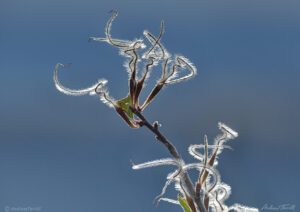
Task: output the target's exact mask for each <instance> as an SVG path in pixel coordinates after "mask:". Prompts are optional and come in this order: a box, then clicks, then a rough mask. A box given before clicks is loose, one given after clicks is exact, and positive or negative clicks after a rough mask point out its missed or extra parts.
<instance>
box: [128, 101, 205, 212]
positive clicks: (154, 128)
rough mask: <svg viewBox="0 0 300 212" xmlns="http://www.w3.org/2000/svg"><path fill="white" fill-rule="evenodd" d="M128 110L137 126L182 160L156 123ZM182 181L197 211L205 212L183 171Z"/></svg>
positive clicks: (187, 176)
mask: <svg viewBox="0 0 300 212" xmlns="http://www.w3.org/2000/svg"><path fill="white" fill-rule="evenodd" d="M129 108H130V110H131V111H132V112H133V113H134V114H135V115H136V116H137V117H139V119H140V122H139V125H140V126H146V127H147V128H148V129H149V130H150V131H152V132H153V133H154V134H155V135H156V136H155V137H156V139H157V140H158V141H160V142H162V143H163V144H164V145H165V146H166V147H167V149H168V150H169V152H170V154H171V155H172V156H173V157H174V158H175V159H177V160H182V158H181V156H180V155H179V153H178V152H177V149H176V148H175V146H174V145H173V144H172V143H171V142H170V141H169V140H168V139H167V138H166V137H165V136H164V135H163V134H161V132H160V131H159V129H158V127H159V125H158V123H157V122H154V124H153V125H152V124H150V122H149V121H148V120H147V119H146V118H145V117H144V116H143V114H142V113H141V110H140V109H139V108H138V109H135V108H133V107H132V106H129ZM183 179H184V183H185V184H186V186H187V189H188V192H189V193H190V195H191V196H192V197H193V199H194V201H195V203H196V205H197V207H198V209H199V211H200V212H206V209H205V207H204V203H203V201H202V199H201V198H196V191H195V189H194V186H193V183H192V181H191V178H190V176H189V174H188V173H187V172H186V171H184V173H183Z"/></svg>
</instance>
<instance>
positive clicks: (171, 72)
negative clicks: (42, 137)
mask: <svg viewBox="0 0 300 212" xmlns="http://www.w3.org/2000/svg"><path fill="white" fill-rule="evenodd" d="M111 13H112V17H111V18H110V19H109V20H108V22H107V25H106V28H105V37H104V38H96V37H91V38H90V39H89V41H101V42H107V43H108V44H110V45H112V46H114V47H117V48H118V49H119V52H120V55H122V56H124V57H126V58H129V59H128V60H126V62H125V64H124V66H125V68H126V70H127V72H128V76H129V77H128V84H129V91H128V94H127V96H126V97H125V98H123V99H120V100H114V99H113V98H112V97H110V96H109V93H108V89H107V88H105V85H106V83H107V80H105V79H101V80H99V81H98V83H96V84H94V85H92V86H90V87H89V88H86V89H80V90H73V89H69V88H66V87H64V86H63V85H62V84H61V83H60V82H59V80H58V77H57V72H58V68H59V67H64V68H65V67H67V66H64V65H63V64H61V63H59V64H57V65H56V67H55V71H54V82H55V85H56V87H57V89H58V90H59V91H61V92H63V93H65V94H68V95H74V96H78V95H85V94H90V95H94V94H97V95H99V96H100V100H101V101H102V102H103V103H105V104H107V105H108V106H110V107H112V108H114V109H115V110H116V112H117V113H118V114H119V115H120V116H121V117H122V118H123V120H124V121H125V122H126V123H127V124H128V125H129V126H130V127H132V128H138V127H139V125H138V123H137V121H136V120H135V118H134V115H133V113H132V112H131V110H130V107H132V108H135V109H139V110H144V109H145V108H146V106H147V105H148V104H149V103H150V102H151V101H152V100H153V99H154V98H155V97H156V95H157V94H158V93H159V92H160V91H161V89H162V88H163V87H164V86H165V85H167V84H174V83H177V82H181V81H184V80H188V79H190V78H192V77H194V76H195V75H196V72H197V70H196V68H195V66H194V65H193V64H192V63H191V62H190V61H189V60H188V59H187V58H186V57H184V56H180V55H175V57H174V61H172V55H171V54H169V53H168V52H167V50H166V49H165V47H164V46H163V45H162V44H161V43H160V40H161V38H162V35H163V32H164V21H163V20H162V22H161V31H160V34H159V36H158V38H156V37H155V36H154V35H152V34H151V33H150V32H149V31H147V30H145V31H144V33H143V35H144V37H145V38H146V40H147V41H148V42H149V43H150V47H149V48H148V49H146V45H145V44H144V40H143V39H133V40H131V41H130V40H121V39H114V38H112V37H111V33H110V31H111V25H112V22H113V21H114V19H115V18H116V17H117V16H118V12H117V11H115V10H112V11H111ZM143 49H146V50H145V51H144V52H143V53H140V51H141V50H143ZM141 62H143V63H144V70H143V73H142V76H141V77H140V78H138V77H137V75H138V64H139V63H141ZM158 64H162V75H161V78H160V79H159V80H158V81H157V83H156V85H155V86H154V88H153V89H152V91H151V93H150V94H149V95H148V97H147V99H146V100H145V102H144V103H143V104H141V105H140V103H139V96H140V93H141V91H142V89H143V87H144V85H145V82H146V80H147V79H148V77H149V75H150V72H151V68H152V67H153V66H156V65H158ZM183 71H188V72H187V74H184V75H183V76H180V77H179V73H180V72H183Z"/></svg>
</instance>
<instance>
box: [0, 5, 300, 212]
mask: <svg viewBox="0 0 300 212" xmlns="http://www.w3.org/2000/svg"><path fill="white" fill-rule="evenodd" d="M111 9H117V10H118V11H119V16H118V17H117V19H116V20H115V22H114V23H113V26H112V31H111V33H112V36H113V37H115V38H120V39H128V40H132V39H134V38H142V33H143V30H144V29H147V30H149V31H150V32H152V33H153V34H154V35H156V36H157V35H158V34H159V31H160V21H161V19H164V20H165V33H164V35H163V38H162V43H163V45H164V46H165V47H166V48H167V50H168V51H169V52H170V53H172V54H176V53H179V54H182V55H184V56H186V57H187V58H189V59H190V60H191V61H192V62H193V63H194V64H195V66H196V67H197V69H198V75H197V77H195V78H193V79H192V80H189V81H188V82H185V83H179V84H175V85H169V86H168V87H166V88H165V89H164V90H163V91H162V92H161V93H160V94H159V95H158V96H157V98H156V99H155V101H154V102H152V103H151V104H150V105H149V106H148V108H147V109H146V110H145V113H144V114H145V116H146V117H147V118H148V119H149V120H150V121H151V122H152V121H155V120H158V121H159V122H160V123H161V124H162V128H161V131H162V132H163V133H164V134H165V135H166V136H167V137H168V138H169V139H170V140H171V141H172V142H173V143H174V145H175V146H176V147H177V148H178V151H179V152H180V154H181V155H182V156H183V158H184V159H185V160H186V162H193V161H194V160H193V158H192V157H191V156H190V155H189V154H188V153H187V148H188V146H189V145H190V144H196V143H203V137H204V135H205V134H207V136H208V138H209V142H210V143H212V142H213V141H214V138H215V136H216V135H218V134H219V133H220V132H219V130H218V128H217V123H218V121H222V122H224V123H226V124H227V125H229V126H230V127H232V128H233V129H235V130H236V131H238V132H239V137H238V138H237V139H235V140H232V141H229V143H228V144H229V145H231V146H232V147H233V148H234V151H233V152H232V151H230V150H224V152H223V153H222V154H221V155H220V160H219V165H218V170H219V171H220V173H221V175H222V180H223V181H224V182H225V183H227V184H229V185H231V186H232V195H231V196H230V198H229V199H228V200H227V204H228V205H231V204H233V203H241V204H244V205H247V206H252V207H257V208H259V209H261V208H262V207H263V206H264V205H265V204H268V205H273V206H278V205H281V204H291V205H295V206H296V209H295V211H297V208H298V207H300V205H299V204H300V201H299V195H298V193H297V192H299V190H300V184H299V181H298V178H299V176H300V169H299V162H300V156H299V150H300V140H299V130H300V125H299V119H300V110H299V108H300V95H299V90H300V83H299V80H300V61H299V58H300V2H299V1H292V0H291V1H277V0H273V1H267V0H260V1H258V0H254V1H238V0H226V1H202V0H164V1H161V0H152V1H138V0H126V1H121V0H110V1H108V0H97V1H96V0H85V1H79V0H76V1H70V0H51V1H50V0H48V1H46V0H26V1H22V0H1V1H0V73H1V77H0V96H1V100H0V211H6V212H7V210H8V209H9V208H13V207H16V208H17V207H31V208H35V209H36V211H42V212H71V211H72V212H83V211H84V212H95V211H112V212H119V211H124V212H125V211H126V212H136V211H144V212H152V211H156V212H160V211H163V212H175V211H178V212H179V211H182V210H181V208H180V207H179V206H176V205H171V204H168V203H164V202H161V204H160V205H159V207H158V208H155V206H154V205H152V200H153V199H154V197H155V196H156V195H158V194H159V193H160V192H161V188H162V187H163V185H164V182H165V178H166V176H167V174H168V173H169V172H170V171H172V170H173V169H174V167H157V168H151V169H143V170H137V171H135V170H132V169H131V166H130V163H129V160H130V159H131V160H133V161H134V162H135V163H142V162H145V161H149V160H153V159H158V158H166V157H170V155H169V153H168V151H167V150H166V149H165V147H163V146H162V144H160V143H158V142H157V141H156V140H155V139H154V136H153V135H152V134H151V133H150V132H149V131H148V130H147V129H146V128H141V129H138V130H132V129H130V128H128V127H127V125H126V124H125V123H124V121H123V120H122V119H120V118H119V116H118V115H117V114H116V113H115V111H114V110H112V109H111V108H108V107H107V106H106V105H104V104H103V103H101V102H100V101H99V99H98V98H97V97H96V96H92V97H91V96H81V97H73V96H67V95H64V94H62V93H60V92H59V91H58V90H56V88H55V86H54V82H53V70H54V67H55V65H56V63H58V62H61V63H64V64H67V63H69V62H72V66H71V67H70V68H68V69H65V70H61V71H60V72H59V78H60V80H61V82H62V83H63V84H64V85H65V86H67V87H69V88H74V89H76V88H84V87H88V86H90V85H92V84H93V83H95V82H96V81H97V79H99V78H106V79H108V80H109V83H108V88H109V91H110V94H111V96H113V97H114V98H116V99H119V98H123V97H124V96H126V95H127V91H128V85H127V73H126V71H125V69H124V67H123V63H124V61H125V60H124V59H125V58H123V57H121V56H120V55H119V53H118V50H117V49H116V48H114V47H112V46H109V45H108V44H107V43H100V42H91V43H88V38H89V37H90V36H96V37H104V27H105V25H106V22H107V20H108V19H109V18H110V15H111V14H108V11H110V10H111ZM140 69H142V66H140ZM151 76H152V78H151V79H150V80H149V81H148V83H147V85H148V86H147V87H146V88H145V90H144V93H143V94H142V99H145V97H146V96H147V94H148V93H149V92H150V90H151V89H152V87H153V85H154V83H155V80H157V79H158V78H159V76H160V66H158V67H156V68H155V69H153V72H152V75H151ZM297 167H298V168H297ZM191 174H192V175H194V176H195V175H196V173H191ZM194 180H195V179H194ZM176 194H177V192H175V191H174V189H173V187H172V186H170V187H169V188H168V190H167V194H166V196H167V197H170V198H176ZM8 211H9V210H8ZM10 211H12V210H10Z"/></svg>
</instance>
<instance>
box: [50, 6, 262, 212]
mask: <svg viewBox="0 0 300 212" xmlns="http://www.w3.org/2000/svg"><path fill="white" fill-rule="evenodd" d="M111 13H112V17H111V18H110V19H109V21H108V22H107V25H106V28H105V35H106V36H105V37H104V38H96V37H91V38H90V41H101V42H106V43H108V44H110V45H112V46H114V47H117V48H118V49H119V51H120V54H121V55H122V56H124V57H127V58H128V59H127V60H126V62H125V68H126V70H127V72H128V76H129V77H128V84H129V91H128V95H127V96H125V97H124V98H123V99H120V100H115V99H113V98H112V97H111V96H110V95H109V93H108V90H107V89H106V88H105V85H106V84H107V80H105V79H100V80H99V81H98V82H97V83H95V84H94V85H92V86H91V87H89V88H86V89H81V90H73V89H69V88H66V87H64V86H63V85H62V84H61V83H60V82H59V80H58V78H57V72H58V69H59V67H66V66H64V65H63V64H61V63H58V64H57V65H56V67H55V71H54V82H55V85H56V88H57V89H58V90H59V91H61V92H63V93H65V94H68V95H74V96H78V95H85V94H90V95H98V96H99V97H100V100H101V101H102V102H103V103H105V104H107V105H108V106H109V107H112V108H114V109H115V111H116V112H117V113H118V114H119V115H120V117H121V118H122V119H123V120H124V121H125V123H126V124H127V125H128V126H129V127H131V128H139V127H143V126H145V127H147V128H148V129H149V130H150V131H152V132H153V133H154V134H155V138H156V139H157V140H158V141H160V142H162V143H163V144H164V145H165V147H166V148H167V149H168V151H169V152H170V154H171V155H172V158H164V159H159V160H153V161H150V162H146V163H142V164H138V165H136V164H134V163H133V162H132V161H131V164H132V168H133V169H142V168H148V167H154V166H160V165H174V166H176V167H177V169H176V170H175V171H174V172H172V173H169V174H168V176H167V180H166V183H165V185H164V187H163V189H162V192H161V193H160V194H159V195H158V196H156V197H155V199H154V201H153V203H154V202H156V203H157V204H158V203H159V202H160V201H166V202H169V203H173V204H178V205H180V206H181V207H182V209H183V211H184V212H208V211H214V212H227V211H239V212H242V211H243V212H246V211H249V212H250V211H251V212H252V211H253V212H254V211H258V210H257V209H255V208H249V207H246V206H243V205H240V204H234V205H232V206H227V205H226V204H225V203H224V202H225V200H226V199H227V198H228V197H229V195H230V193H231V188H230V186H229V185H227V184H225V183H223V182H222V181H221V177H220V174H219V173H218V171H217V169H216V166H217V164H218V162H217V159H218V155H219V154H220V153H221V152H222V150H223V149H225V148H227V149H231V147H230V146H228V145H225V143H226V142H227V141H228V140H230V139H233V138H236V137H237V136H238V133H237V132H235V131H234V130H232V129H231V128H229V127H228V126H226V125H225V124H223V123H219V129H220V130H221V132H222V134H221V135H220V136H217V138H216V139H215V141H214V144H212V145H209V144H208V139H207V137H206V136H205V137H204V142H203V144H197V145H191V146H190V147H189V149H188V151H189V153H190V154H191V155H192V156H193V157H194V158H195V159H196V160H197V162H195V163H190V164H186V163H185V162H184V160H183V159H182V157H181V156H180V154H179V153H178V152H177V150H176V148H175V147H174V146H173V145H172V143H171V142H170V141H169V140H168V139H167V138H166V137H165V136H164V135H163V134H162V133H161V132H160V130H159V127H160V124H159V123H158V122H154V123H153V124H150V122H149V121H148V120H147V119H146V118H145V117H144V115H143V114H142V112H143V110H144V109H145V108H146V107H147V106H148V105H149V103H150V102H151V101H152V100H153V99H154V98H155V97H156V96H157V94H158V93H159V92H160V91H161V90H162V88H163V87H165V86H166V85H168V84H175V83H177V82H182V81H185V80H188V79H191V78H192V77H194V76H195V75H196V72H197V70H196V68H195V66H194V65H193V64H192V63H191V62H190V61H189V60H188V59H187V58H186V57H184V56H182V55H174V56H172V55H171V54H170V53H168V52H167V50H166V49H165V47H164V46H163V45H162V44H161V42H160V40H161V38H162V34H163V31H164V21H162V22H161V31H160V34H159V36H158V37H155V36H154V35H153V34H151V33H150V32H148V31H146V30H145V31H144V33H143V34H144V37H145V40H146V41H147V42H148V43H149V47H148V48H146V45H145V44H144V40H143V39H135V40H132V41H129V40H120V39H114V38H112V37H111V35H110V29H111V25H112V22H113V20H114V19H115V18H116V17H117V15H118V13H117V11H114V10H113V11H111ZM142 61H144V68H143V72H142V74H141V75H140V76H138V65H139V63H141V62H142ZM157 65H161V66H162V74H161V77H160V79H159V80H158V81H157V82H156V84H155V86H154V88H153V89H152V91H151V92H150V94H149V95H148V97H147V98H146V100H145V101H144V102H143V103H142V104H140V101H139V96H140V93H141V91H142V90H143V87H144V85H145V81H146V80H147V79H148V78H149V76H150V72H151V69H152V68H153V67H154V66H157ZM201 149H202V150H203V153H201V152H199V150H201ZM191 169H196V170H197V171H199V176H198V179H197V181H196V182H192V181H191V178H190V176H189V173H188V171H189V170H191ZM171 183H174V184H175V189H176V190H177V191H178V196H177V198H176V199H170V198H165V197H164V195H165V192H166V189H167V187H168V186H169V185H170V184H171Z"/></svg>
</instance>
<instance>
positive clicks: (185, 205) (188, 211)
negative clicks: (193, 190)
mask: <svg viewBox="0 0 300 212" xmlns="http://www.w3.org/2000/svg"><path fill="white" fill-rule="evenodd" d="M177 198H178V201H179V203H180V205H181V207H182V208H183V210H184V212H192V209H191V208H190V206H189V204H188V202H187V201H186V200H185V199H183V198H182V197H181V196H180V194H178V196H177Z"/></svg>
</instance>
